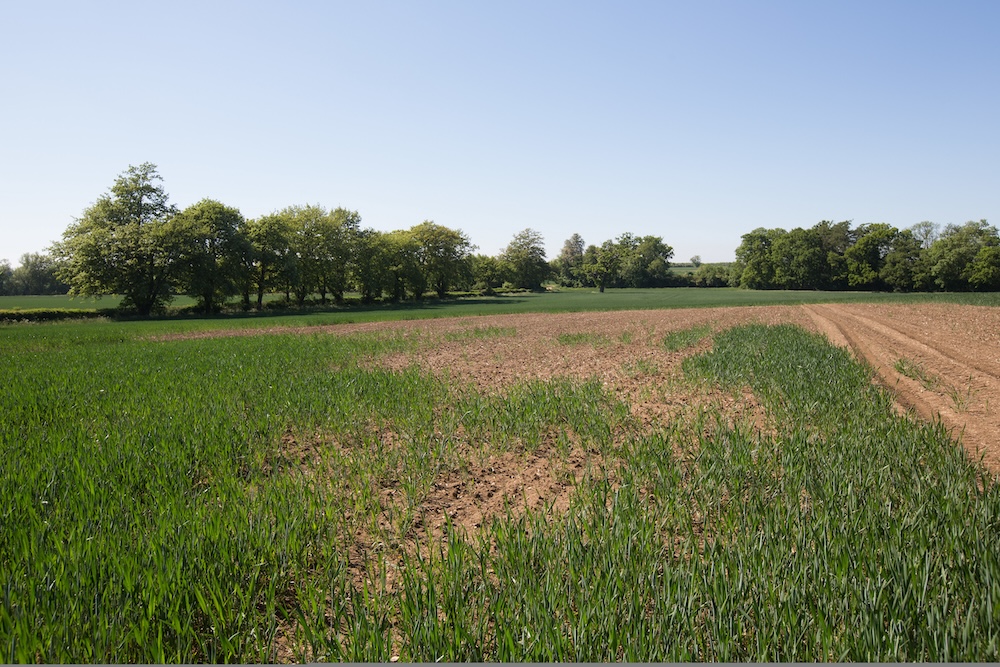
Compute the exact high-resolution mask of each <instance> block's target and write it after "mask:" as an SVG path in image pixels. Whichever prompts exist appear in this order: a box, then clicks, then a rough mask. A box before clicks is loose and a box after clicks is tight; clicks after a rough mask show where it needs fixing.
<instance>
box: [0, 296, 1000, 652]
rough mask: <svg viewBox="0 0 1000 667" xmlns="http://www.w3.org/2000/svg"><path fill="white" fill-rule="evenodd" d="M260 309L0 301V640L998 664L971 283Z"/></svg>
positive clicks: (217, 648)
mask: <svg viewBox="0 0 1000 667" xmlns="http://www.w3.org/2000/svg"><path fill="white" fill-rule="evenodd" d="M545 296H548V295H541V297H545ZM281 322H283V321H280V320H274V321H273V322H271V323H270V324H269V326H267V327H266V328H258V329H250V328H239V327H238V326H237V327H227V326H226V324H225V323H220V322H217V321H213V324H212V326H211V327H208V326H205V327H200V326H196V327H192V326H188V324H189V323H183V322H182V323H178V322H160V323H156V322H154V323H135V324H136V325H138V326H131V325H127V324H123V323H103V322H94V323H86V324H52V325H18V326H6V327H0V382H3V384H4V386H5V387H6V389H5V391H4V393H3V394H2V399H0V400H2V403H0V409H2V411H3V415H4V418H3V420H2V422H0V446H2V448H3V451H2V458H0V461H2V463H0V466H2V468H0V494H2V497H3V499H4V504H3V507H4V510H3V512H4V513H3V515H2V517H0V521H2V523H0V530H2V532H3V534H2V535H0V582H3V595H2V598H0V651H2V654H0V657H2V658H3V659H4V661H6V662H37V661H43V662H69V661H75V662H199V661H222V660H226V661H240V662H270V661H278V662H292V661H302V660H309V661H325V660H390V659H393V658H398V659H400V660H404V661H405V660H418V661H433V660H438V659H445V660H483V661H493V660H533V661H544V660H574V661H594V660H597V661H609V660H632V661H645V660H655V661H658V660H667V661H670V660H729V661H735V660H770V661H810V660H836V659H846V660H924V661H937V660H952V661H958V660H975V661H991V660H998V659H1000V555H998V550H997V549H996V545H997V544H998V543H1000V491H998V485H997V482H998V478H997V473H998V470H1000V467H998V462H1000V457H998V456H997V438H996V434H997V433H998V432H1000V426H998V424H997V423H996V421H995V417H993V416H992V414H991V409H990V406H991V405H993V406H996V405H997V402H998V401H1000V396H998V395H997V393H996V390H997V382H998V380H997V378H998V370H1000V359H998V358H997V356H996V355H997V354H998V352H997V350H998V349H1000V346H998V341H997V340H996V337H997V335H998V334H997V332H998V331H1000V314H998V310H997V309H996V308H992V307H985V306H974V305H959V304H947V303H934V302H926V301H925V302H922V303H920V305H919V306H915V305H912V304H906V303H899V302H885V303H878V304H864V303H851V304H843V303H833V304H831V303H827V304H818V305H814V304H809V305H778V306H774V305H772V306H747V307H725V308H723V307H704V308H696V309H660V310H630V311H618V312H564V313H513V314H497V315H480V314H475V315H473V314H468V315H464V316H461V317H451V318H438V319H432V320H415V321H386V322H358V323H354V324H350V323H344V322H343V321H339V322H336V323H334V322H330V321H324V320H323V319H322V318H311V319H308V320H306V321H301V320H296V319H292V320H288V322H291V323H292V325H291V326H289V325H282V324H281ZM831 341H832V343H833V344H831ZM860 358H863V359H866V360H868V362H869V363H870V364H871V365H870V366H866V365H863V364H859V363H858V362H857V359H860ZM873 380H877V382H873ZM908 408H912V410H909V409H908ZM937 415H940V418H939V419H938V417H937ZM963 445H964V447H965V449H963ZM967 450H968V451H967ZM970 453H971V455H970ZM979 457H981V462H980V461H979Z"/></svg>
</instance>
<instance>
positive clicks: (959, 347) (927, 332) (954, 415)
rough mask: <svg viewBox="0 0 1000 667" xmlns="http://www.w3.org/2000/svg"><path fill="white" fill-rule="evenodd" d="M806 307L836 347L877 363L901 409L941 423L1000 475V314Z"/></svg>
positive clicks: (930, 307) (965, 309)
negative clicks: (849, 350)
mask: <svg viewBox="0 0 1000 667" xmlns="http://www.w3.org/2000/svg"><path fill="white" fill-rule="evenodd" d="M803 309H804V310H805V311H806V312H808V314H809V316H810V317H811V318H812V319H813V322H814V324H815V326H816V328H817V329H818V330H820V331H822V332H823V333H824V334H826V335H827V337H828V338H829V339H830V340H831V342H833V343H834V344H837V345H841V346H845V347H849V348H850V349H851V350H852V351H853V352H854V354H855V355H856V356H857V357H860V358H863V359H865V360H866V361H867V362H868V363H870V364H871V365H872V366H873V367H874V368H875V370H876V371H877V372H878V375H879V378H880V381H881V383H882V384H883V385H884V386H885V387H886V388H887V389H889V390H890V391H892V392H893V393H894V394H895V397H896V401H897V403H898V404H899V405H901V406H902V407H903V408H905V409H912V410H915V411H916V412H917V414H918V415H919V416H920V417H921V418H923V419H925V420H928V421H931V420H936V419H940V420H941V422H942V423H943V424H944V425H945V426H946V427H948V429H949V430H950V431H951V432H952V435H953V437H955V438H958V439H960V440H961V442H962V444H963V445H964V446H965V448H966V450H967V451H968V452H969V455H970V456H971V457H973V458H976V459H979V458H981V459H982V461H983V463H984V464H985V465H986V467H987V468H989V469H990V470H991V471H993V472H998V471H1000V411H998V410H997V408H998V407H1000V308H989V307H983V306H959V305H952V304H922V305H919V306H893V305H876V304H850V305H833V304H827V305H810V306H803ZM901 360H903V361H901Z"/></svg>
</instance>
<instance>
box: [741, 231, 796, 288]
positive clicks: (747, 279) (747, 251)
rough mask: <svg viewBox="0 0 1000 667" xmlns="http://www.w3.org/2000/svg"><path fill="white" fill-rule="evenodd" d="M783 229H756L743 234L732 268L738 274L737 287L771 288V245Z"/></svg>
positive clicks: (772, 283)
mask: <svg viewBox="0 0 1000 667" xmlns="http://www.w3.org/2000/svg"><path fill="white" fill-rule="evenodd" d="M786 233H787V232H785V230H783V229H780V228H776V229H764V228H763V227H758V228H757V229H755V230H753V231H752V232H749V233H747V234H744V235H743V236H742V237H741V238H742V241H741V243H740V245H739V247H738V248H736V262H735V266H734V270H735V271H736V273H737V275H738V276H739V287H744V288H746V289H772V288H773V287H774V285H775V282H774V262H773V259H772V256H771V246H772V245H774V241H775V239H776V238H777V237H779V236H781V235H782V234H786Z"/></svg>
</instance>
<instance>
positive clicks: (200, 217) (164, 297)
mask: <svg viewBox="0 0 1000 667" xmlns="http://www.w3.org/2000/svg"><path fill="white" fill-rule="evenodd" d="M475 249H476V247H475V246H474V245H472V243H471V242H470V240H469V238H468V237H467V236H466V235H465V234H464V233H463V232H462V231H461V230H454V229H450V228H448V227H444V226H442V225H438V224H435V223H434V222H433V221H429V220H428V221H424V222H422V223H420V224H418V225H415V226H413V227H411V228H409V229H405V230H397V231H393V232H381V231H377V230H375V229H371V228H365V227H362V225H361V216H360V215H358V213H357V211H351V210H348V209H344V208H336V209H333V210H327V209H326V208H324V207H322V206H318V205H306V206H290V207H287V208H284V209H282V210H280V211H275V212H273V213H270V214H268V215H264V216H261V217H259V218H256V219H247V218H244V216H243V215H242V214H241V213H240V211H239V210H238V209H236V208H234V207H231V206H227V205H225V204H222V203H221V202H218V201H215V200H212V199H205V200H202V201H200V202H198V203H196V204H193V205H192V206H189V207H187V208H186V209H184V210H178V209H177V208H176V207H175V206H173V205H172V204H170V203H169V201H168V196H167V194H166V192H165V190H164V188H163V185H162V178H161V177H160V175H159V174H158V173H157V170H156V166H155V165H153V164H150V163H144V164H142V165H140V166H138V167H135V166H132V167H129V168H128V170H126V171H125V172H123V173H122V174H121V175H120V176H119V177H118V178H117V179H116V181H115V183H114V185H112V187H111V188H110V190H109V192H108V193H106V194H104V195H103V196H101V197H100V198H99V199H98V200H97V201H96V203H94V204H93V205H92V206H90V207H89V208H87V209H86V210H85V211H84V212H83V215H82V216H81V217H80V218H79V219H77V220H76V221H75V222H74V223H73V224H71V225H70V226H69V227H68V228H67V229H66V231H65V232H64V233H63V237H62V240H61V241H59V242H57V243H55V244H54V245H53V246H52V247H51V248H50V249H49V252H48V253H47V254H40V253H29V254H27V255H24V256H22V258H21V266H19V267H17V268H16V269H11V267H10V266H9V264H7V263H6V262H3V263H0V294H54V293H65V292H66V291H67V290H70V291H71V292H72V293H74V294H80V295H103V294H119V295H121V296H122V302H121V305H122V307H123V308H126V309H131V310H134V311H136V312H137V313H138V314H140V315H143V316H148V315H150V314H151V313H153V312H156V311H159V310H162V309H163V308H164V307H165V306H166V305H167V304H168V303H169V302H170V300H171V299H172V297H173V296H174V295H176V294H186V295H189V296H191V297H194V298H195V299H196V301H197V308H198V309H200V310H201V311H202V312H206V313H211V312H216V311H217V310H219V309H220V308H221V307H222V305H223V304H226V303H228V302H230V301H232V300H233V298H234V297H238V303H239V304H240V306H241V307H242V308H243V309H245V310H250V309H257V310H260V309H262V308H264V307H265V298H264V297H265V295H267V294H272V293H281V294H284V297H285V298H284V301H283V302H281V303H283V304H298V305H304V304H306V303H307V302H308V301H319V302H320V303H330V302H333V303H343V302H344V301H345V299H346V295H347V294H348V293H352V294H353V295H357V296H353V297H352V298H356V299H359V300H360V301H361V302H364V303H371V302H374V301H377V300H389V301H399V300H403V299H412V300H419V299H422V298H424V297H425V295H426V294H428V293H432V294H436V295H437V296H439V297H444V296H445V295H446V294H447V293H448V292H449V291H455V290H460V291H477V292H479V293H483V294H492V293H495V292H496V290H499V289H502V288H506V289H533V290H537V289H541V288H542V285H543V283H546V282H549V281H553V282H555V283H557V284H559V285H562V286H567V287H592V288H596V289H598V290H600V291H604V289H605V288H608V287H669V286H688V285H693V286H700V287H721V286H733V287H743V288H748V289H815V290H840V289H856V290H896V291H915V290H947V291H965V290H984V291H985V290H1000V237H998V234H997V229H996V228H995V227H993V226H991V225H988V224H987V222H986V221H985V220H980V221H978V222H968V223H965V224H964V225H947V226H946V227H944V228H943V229H940V228H939V227H938V226H937V225H935V224H933V223H930V222H921V223H918V224H916V225H914V226H912V227H910V228H907V229H903V230H899V229H897V228H895V227H892V226H890V225H887V224H884V223H876V224H865V225H860V226H858V227H856V228H852V227H851V222H850V221H843V222H837V223H834V222H830V221H822V222H819V223H817V224H816V225H815V226H813V227H811V228H808V229H805V228H795V229H793V230H791V231H786V230H784V229H781V228H774V229H765V228H758V229H755V230H753V231H752V232H749V233H747V234H744V235H743V236H742V239H741V244H740V246H739V247H738V248H737V249H736V261H735V262H732V263H726V264H702V263H701V262H700V259H699V258H698V257H697V256H696V257H693V258H692V264H693V267H694V270H693V271H691V272H689V273H687V274H686V275H681V274H678V273H677V272H676V271H671V259H672V258H673V254H674V251H673V248H672V247H671V246H670V245H668V244H666V243H664V241H663V239H662V238H661V237H659V236H651V235H650V236H636V235H634V234H631V233H625V234H622V235H620V236H618V237H617V238H615V239H612V240H607V241H604V242H603V243H601V244H600V245H594V244H591V245H586V244H585V243H584V240H583V238H582V237H581V236H580V235H579V234H573V235H572V236H571V237H570V238H569V239H567V240H566V242H565V243H564V245H563V247H562V250H561V252H560V253H559V255H558V256H557V257H556V258H554V259H552V260H551V261H549V260H547V259H546V256H545V247H544V240H543V238H542V236H541V234H539V233H538V232H537V231H535V230H532V229H525V230H523V231H521V232H518V233H517V234H515V235H514V237H513V239H512V240H511V242H510V243H509V244H508V245H507V247H506V248H504V249H503V251H502V252H501V253H500V254H499V255H497V256H495V257H494V256H488V255H482V254H473V251H474V250H475Z"/></svg>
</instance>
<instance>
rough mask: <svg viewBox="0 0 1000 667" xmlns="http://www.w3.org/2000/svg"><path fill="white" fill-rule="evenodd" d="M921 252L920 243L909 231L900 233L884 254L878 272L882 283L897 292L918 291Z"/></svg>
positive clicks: (905, 230)
mask: <svg viewBox="0 0 1000 667" xmlns="http://www.w3.org/2000/svg"><path fill="white" fill-rule="evenodd" d="M923 252H924V250H923V248H922V247H921V243H920V241H919V240H918V239H917V238H916V237H915V236H914V235H913V232H912V231H911V230H909V229H904V230H902V231H900V232H899V233H898V234H897V235H896V238H895V239H893V242H892V248H891V249H890V250H889V252H888V253H887V254H886V256H885V262H884V263H883V264H882V268H881V269H880V270H879V277H880V278H881V279H882V282H884V283H885V285H886V286H887V287H889V288H891V289H893V290H895V291H897V292H908V291H910V290H912V289H920V286H919V285H918V279H917V276H918V273H919V271H920V264H921V256H922V255H923Z"/></svg>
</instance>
